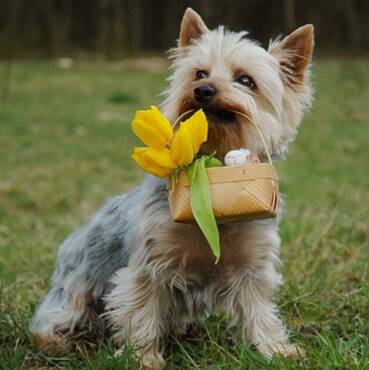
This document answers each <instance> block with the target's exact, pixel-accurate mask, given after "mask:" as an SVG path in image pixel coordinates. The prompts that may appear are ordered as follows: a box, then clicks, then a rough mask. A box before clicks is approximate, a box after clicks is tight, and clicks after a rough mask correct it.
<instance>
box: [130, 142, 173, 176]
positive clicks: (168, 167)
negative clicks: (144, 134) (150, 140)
mask: <svg viewBox="0 0 369 370" xmlns="http://www.w3.org/2000/svg"><path fill="white" fill-rule="evenodd" d="M132 158H133V159H134V160H135V161H136V162H137V163H138V164H139V165H140V166H141V167H142V168H143V169H144V170H145V171H147V172H150V173H151V174H152V175H154V176H158V177H168V176H169V175H170V173H171V172H172V171H173V169H174V168H176V167H177V164H176V163H174V162H173V160H172V158H171V152H170V150H169V149H167V148H162V149H156V148H147V147H145V148H134V150H133V154H132Z"/></svg>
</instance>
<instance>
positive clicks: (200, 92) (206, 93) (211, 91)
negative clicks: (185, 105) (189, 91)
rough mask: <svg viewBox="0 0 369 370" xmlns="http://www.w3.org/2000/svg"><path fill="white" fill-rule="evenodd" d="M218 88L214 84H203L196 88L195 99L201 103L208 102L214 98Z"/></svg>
mask: <svg viewBox="0 0 369 370" xmlns="http://www.w3.org/2000/svg"><path fill="white" fill-rule="evenodd" d="M216 92H217V90H216V88H215V87H214V86H213V85H202V86H199V87H196V89H195V90H194V94H195V99H196V100H197V101H198V102H200V103H208V102H210V100H211V99H213V98H214V96H215V94H216Z"/></svg>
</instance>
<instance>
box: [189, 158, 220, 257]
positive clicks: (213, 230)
mask: <svg viewBox="0 0 369 370" xmlns="http://www.w3.org/2000/svg"><path fill="white" fill-rule="evenodd" d="M208 158H209V157H207V156H203V157H201V158H200V159H197V160H196V161H194V162H193V163H192V164H191V165H189V166H188V167H187V168H186V171H187V175H188V178H189V181H190V186H191V192H190V203H191V209H192V214H193V216H194V218H195V220H196V222H197V224H198V225H199V227H200V229H201V231H202V233H203V234H204V236H205V238H206V240H207V241H208V243H209V245H210V247H211V249H212V251H213V253H214V256H215V257H216V261H215V264H217V263H218V261H219V258H220V240H219V230H218V225H217V223H216V221H215V217H214V213H213V208H212V205H211V197H210V187H209V179H208V175H207V173H206V168H205V162H206V160H207V159H208Z"/></svg>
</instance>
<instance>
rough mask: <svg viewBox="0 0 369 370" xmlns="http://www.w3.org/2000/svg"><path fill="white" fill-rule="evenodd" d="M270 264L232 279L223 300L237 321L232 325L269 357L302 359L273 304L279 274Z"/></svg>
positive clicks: (225, 306)
mask: <svg viewBox="0 0 369 370" xmlns="http://www.w3.org/2000/svg"><path fill="white" fill-rule="evenodd" d="M267 265H268V266H266V265H265V266H264V268H263V269H261V271H257V270H248V269H246V270H243V271H240V272H238V273H237V274H236V276H235V275H233V276H232V279H230V280H229V284H228V288H227V293H226V295H225V297H224V298H225V299H224V301H223V302H224V308H225V311H226V313H227V314H228V315H229V316H230V317H231V318H232V320H233V322H232V326H233V325H234V326H235V327H237V328H241V334H242V337H243V339H244V340H245V341H247V342H249V343H251V344H253V345H255V346H256V347H257V349H258V350H259V352H261V353H262V354H263V355H264V356H265V357H267V358H271V357H272V356H273V354H274V353H278V354H280V355H282V356H286V357H291V358H299V357H300V354H301V353H302V351H301V350H299V349H298V347H296V346H295V345H292V344H290V343H289V341H288V335H287V332H286V329H285V327H284V325H283V323H282V321H281V319H280V317H279V313H278V309H277V307H276V305H275V304H274V303H273V301H272V297H271V295H272V292H273V290H274V288H275V285H277V284H276V281H278V280H279V279H278V277H277V276H278V274H277V273H276V272H275V270H274V267H273V265H272V264H271V263H270V264H268V263H267Z"/></svg>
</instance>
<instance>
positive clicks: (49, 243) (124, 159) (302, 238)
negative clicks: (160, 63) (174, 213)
mask: <svg viewBox="0 0 369 370" xmlns="http://www.w3.org/2000/svg"><path fill="white" fill-rule="evenodd" d="M368 67H369V60H365V59H362V60H338V61H337V60H336V61H330V60H325V61H317V62H316V65H315V67H314V80H315V86H316V90H317V94H316V103H315V106H314V109H313V111H312V112H311V113H310V114H308V115H307V117H306V119H305V121H304V123H303V125H302V126H301V130H300V135H299V137H298V139H297V141H296V143H295V144H294V145H293V146H292V150H291V153H290V156H289V159H288V160H287V161H286V162H283V163H279V164H278V167H279V172H280V175H281V187H282V191H283V192H285V193H286V194H287V201H286V212H285V218H284V221H283V223H282V225H281V234H282V238H283V247H282V259H283V261H284V266H283V268H282V270H283V271H282V272H283V274H284V278H285V285H284V286H283V288H282V289H281V291H280V292H279V294H278V296H277V300H278V304H279V306H280V307H281V310H282V313H283V316H284V318H285V321H286V323H287V326H288V328H289V329H290V331H291V335H292V338H293V340H294V341H296V342H298V343H300V345H301V346H302V347H303V348H304V349H305V350H306V354H307V355H306V357H305V359H304V360H302V361H299V362H293V361H290V360H287V359H282V358H278V357H275V358H274V359H273V361H272V362H271V363H267V362H266V361H265V360H263V358H262V357H261V356H260V355H258V354H257V353H255V352H254V351H253V349H252V348H249V347H248V346H247V345H245V344H241V343H239V344H234V343H233V342H232V340H231V339H230V338H229V336H228V334H227V333H225V327H226V324H225V322H224V320H223V319H222V318H216V317H209V318H208V319H207V320H206V326H205V328H204V329H202V330H201V331H200V332H199V333H196V335H194V336H193V337H192V338H189V339H188V340H187V341H178V340H176V339H174V338H172V339H170V340H169V344H168V346H167V350H166V357H167V359H168V367H167V368H168V369H173V370H177V369H178V370H179V369H212V370H216V369H297V368H301V369H368V368H369V276H368V264H369V252H368V247H369V243H368V241H369V226H368V220H369V192H368V188H369V176H368V175H369V171H368V170H369V164H368V149H367V148H368V143H369V125H368V118H369V105H368V101H369V68H368ZM6 75H7V67H6V66H5V65H3V64H1V65H0V79H1V81H2V82H6V81H5V80H6ZM165 76H166V72H165V71H163V72H158V71H154V72H153V71H152V72H143V71H138V70H134V69H131V70H127V69H124V68H123V67H122V66H121V65H119V64H117V63H115V64H107V63H106V64H82V63H81V64H80V63H77V64H76V65H74V66H73V67H72V68H71V69H68V70H62V69H59V68H58V67H57V66H56V65H54V64H53V63H51V62H34V63H16V64H14V65H13V67H12V70H11V80H10V84H8V83H7V84H5V83H2V84H0V93H3V95H5V93H6V95H7V96H6V99H5V100H4V99H3V100H2V102H1V108H0V158H1V160H0V369H28V368H43V369H47V368H48V369H49V368H60V369H136V368H138V367H137V366H138V365H137V362H136V361H135V359H134V358H133V356H132V353H131V352H130V350H129V348H127V350H126V352H125V353H124V354H123V356H122V357H121V358H119V359H117V358H114V357H113V353H114V348H113V345H112V343H111V342H109V341H107V340H104V339H101V338H100V339H93V340H90V339H89V338H83V339H80V340H77V341H76V343H75V346H74V350H73V351H71V352H70V353H68V354H67V355H66V356H64V357H62V358H56V357H47V356H45V355H43V354H42V353H39V352H35V351H33V350H32V348H31V346H30V334H29V332H28V321H29V318H30V316H31V314H32V312H33V310H34V309H35V307H36V305H37V304H38V302H39V300H40V299H41V298H42V297H43V295H44V294H45V293H46V291H47V289H48V279H49V277H50V275H51V273H52V270H53V264H54V260H55V254H56V251H57V246H58V244H59V243H60V242H61V241H62V240H63V238H65V237H66V236H67V235H68V233H70V231H71V230H72V229H73V228H75V226H76V225H77V224H81V223H83V222H85V221H87V219H88V218H89V216H90V215H91V213H92V212H93V211H94V210H95V209H96V208H97V207H99V206H100V205H101V204H102V203H103V201H104V199H106V198H107V197H110V196H112V195H114V194H116V193H120V192H123V191H126V190H127V189H129V188H131V187H132V186H133V185H134V184H136V183H137V182H138V181H139V180H140V179H141V178H142V173H141V172H140V171H139V170H138V169H137V168H136V166H135V165H134V163H133V161H132V160H131V159H130V152H131V149H132V146H133V145H134V144H135V139H134V138H133V136H132V134H131V132H130V128H129V122H130V119H131V118H132V115H133V113H134V111H135V110H136V109H138V108H142V107H146V106H148V105H149V104H152V103H156V102H158V100H159V98H158V95H157V94H158V93H159V92H160V91H161V90H162V88H163V87H164V86H165V81H164V78H165ZM1 86H2V87H1ZM1 89H2V90H1Z"/></svg>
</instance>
